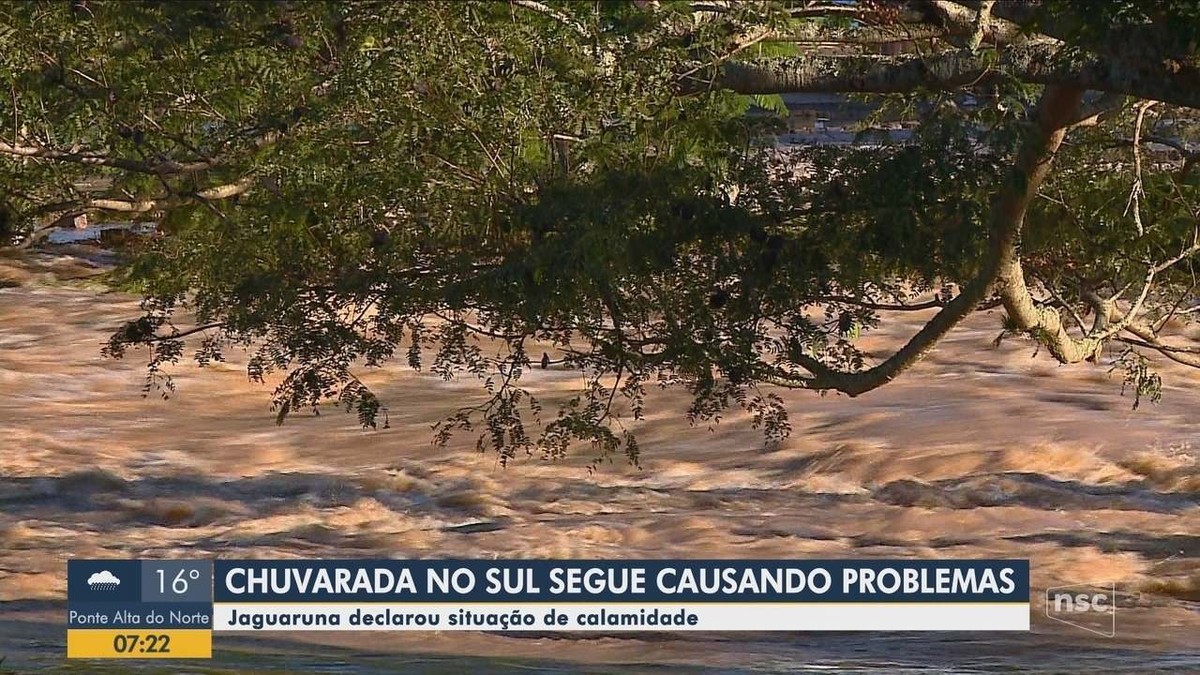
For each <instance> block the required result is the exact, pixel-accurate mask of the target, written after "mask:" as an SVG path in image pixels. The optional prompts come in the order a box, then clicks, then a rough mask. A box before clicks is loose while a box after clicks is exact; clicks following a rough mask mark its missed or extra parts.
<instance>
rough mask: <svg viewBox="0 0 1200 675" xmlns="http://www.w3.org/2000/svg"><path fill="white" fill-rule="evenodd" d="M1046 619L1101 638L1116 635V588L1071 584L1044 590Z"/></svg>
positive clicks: (1111, 585) (1106, 585) (1110, 584)
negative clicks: (1101, 636)
mask: <svg viewBox="0 0 1200 675" xmlns="http://www.w3.org/2000/svg"><path fill="white" fill-rule="evenodd" d="M1046 616H1047V618H1049V619H1051V620H1054V621H1059V622H1061V623H1065V624H1067V625H1070V626H1075V627H1076V628H1082V629H1083V630H1086V631H1088V632H1091V633H1095V634H1097V635H1103V636H1104V637H1115V636H1116V634H1117V585H1116V584H1115V583H1109V584H1099V585H1091V584H1075V585H1072V586H1055V587H1053V588H1047V589H1046Z"/></svg>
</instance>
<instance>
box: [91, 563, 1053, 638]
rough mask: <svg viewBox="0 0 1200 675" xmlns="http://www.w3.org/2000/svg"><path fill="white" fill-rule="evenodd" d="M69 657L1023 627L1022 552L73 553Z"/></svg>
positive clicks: (1025, 586) (1025, 568) (1025, 567)
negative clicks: (217, 636) (404, 639)
mask: <svg viewBox="0 0 1200 675" xmlns="http://www.w3.org/2000/svg"><path fill="white" fill-rule="evenodd" d="M67 577H68V579H67V604H68V608H67V610H68V626H67V656H68V657H73V658H111V657H129V658H208V657H211V655H212V634H213V632H225V631H310V630H322V631H325V630H349V631H361V630H378V631H397V630H424V631H431V630H436V631H451V630H487V631H608V632H613V631H620V632H625V631H696V630H703V631H898V630H903V631H941V630H981V631H993V630H999V631H1024V630H1029V616H1030V614H1029V561H1028V560H72V561H70V562H69V563H68V568H67Z"/></svg>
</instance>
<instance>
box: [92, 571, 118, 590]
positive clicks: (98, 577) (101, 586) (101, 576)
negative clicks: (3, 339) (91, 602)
mask: <svg viewBox="0 0 1200 675" xmlns="http://www.w3.org/2000/svg"><path fill="white" fill-rule="evenodd" d="M87 584H88V588H92V589H95V590H97V591H111V590H114V589H116V587H117V586H120V585H121V580H120V579H118V578H117V577H116V575H115V574H113V573H112V572H109V571H108V570H101V571H99V572H96V573H95V574H93V575H92V576H90V577H88V580H87Z"/></svg>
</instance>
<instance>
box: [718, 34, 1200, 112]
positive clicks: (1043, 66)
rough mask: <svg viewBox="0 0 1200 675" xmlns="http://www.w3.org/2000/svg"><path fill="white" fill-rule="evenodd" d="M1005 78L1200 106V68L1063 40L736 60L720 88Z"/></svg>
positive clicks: (744, 90) (791, 89)
mask: <svg viewBox="0 0 1200 675" xmlns="http://www.w3.org/2000/svg"><path fill="white" fill-rule="evenodd" d="M1000 77H1015V78H1018V79H1020V80H1022V81H1025V82H1029V83H1033V84H1044V85H1057V86H1063V87H1068V88H1072V89H1091V90H1095V91H1102V92H1113V93H1121V94H1128V95H1131V96H1137V97H1139V98H1143V99H1149V100H1156V101H1164V102H1166V103H1173V104H1176V105H1183V106H1189V107H1197V108H1200V64H1197V63H1192V62H1188V63H1179V62H1174V61H1169V62H1156V61H1152V60H1150V61H1137V62H1135V63H1127V62H1124V61H1120V60H1117V59H1115V58H1112V57H1103V56H1099V55H1095V54H1084V55H1065V54H1063V53H1060V47H1059V45H1058V43H1057V42H1055V41H1048V40H1043V41H1031V42H1028V43H1023V44H1018V45H1012V46H1009V47H1007V48H1005V49H1004V50H1002V51H1001V53H1000V54H999V56H998V57H997V56H995V55H993V54H989V53H988V52H981V53H977V54H972V53H969V52H965V51H959V50H955V51H945V52H941V53H938V54H933V55H929V56H921V55H899V56H829V55H821V54H810V55H805V56H795V57H782V58H773V59H761V60H755V61H731V62H729V63H726V64H725V65H724V67H723V68H722V69H721V73H720V75H719V76H718V82H717V84H719V85H720V86H723V87H725V88H728V89H731V90H733V91H736V92H738V93H741V94H787V93H801V92H824V93H902V92H908V91H912V90H914V89H920V88H926V89H938V90H954V89H959V88H962V87H966V86H970V85H975V84H980V83H984V82H989V81H993V80H995V79H997V78H1000Z"/></svg>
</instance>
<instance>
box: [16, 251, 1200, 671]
mask: <svg viewBox="0 0 1200 675" xmlns="http://www.w3.org/2000/svg"><path fill="white" fill-rule="evenodd" d="M93 272H94V270H92V269H91V268H89V266H88V265H86V264H84V263H82V262H80V261H78V260H76V259H67V258H55V257H53V256H42V257H41V258H39V259H37V260H36V261H34V262H30V261H29V259H22V260H17V259H12V258H9V259H5V258H0V282H3V281H5V280H8V282H9V283H8V284H5V283H0V286H6V285H10V284H17V285H15V286H13V287H9V288H3V289H0V448H3V450H2V451H0V603H2V604H0V657H4V658H6V659H7V660H6V661H5V662H4V664H3V666H0V670H2V669H3V667H5V666H10V667H13V668H18V669H21V668H23V666H30V667H39V668H47V667H57V665H58V664H60V663H61V660H62V659H61V657H62V655H63V654H64V649H63V641H64V635H65V633H64V630H65V629H64V623H63V622H64V606H65V605H64V598H65V569H66V566H65V561H66V560H67V559H68V558H71V557H88V558H98V557H129V558H143V557H144V558H149V557H173V558H188V557H191V558H197V557H199V558H204V557H213V556H223V557H244V558H253V557H260V558H284V557H312V558H320V557H445V558H452V557H461V558H475V557H485V558H486V557H500V558H506V557H527V558H542V557H550V558H585V557H586V558H609V557H618V558H619V557H623V558H662V557H678V558H726V557H728V558H770V557H779V558H789V557H800V558H803V557H902V558H907V557H911V558H936V557H949V558H971V557H993V558H999V557H1012V558H1028V559H1030V560H1031V561H1032V573H1033V584H1034V586H1035V592H1034V595H1033V597H1032V598H1031V609H1030V611H1031V615H1032V620H1033V630H1032V631H1031V632H1030V633H1029V634H1001V633H945V634H936V635H934V634H926V635H921V634H910V633H896V634H882V633H881V634H787V633H778V634H774V633H763V634H741V635H735V634H681V635H666V636H663V635H658V636H646V635H613V636H604V637H580V636H569V635H550V636H546V635H539V636H523V637H522V636H517V637H515V636H512V635H499V634H488V633H472V634H462V633H440V634H426V633H389V634H386V635H384V636H380V634H369V635H358V634H353V633H337V634H334V633H325V634H284V633H276V634H271V635H270V636H269V639H267V638H261V637H249V636H218V637H217V640H216V643H217V644H216V647H217V649H218V652H219V653H218V659H217V660H216V661H215V662H214V664H213V666H214V667H216V666H222V667H225V668H228V669H229V670H232V671H238V672H246V671H252V670H270V669H271V668H276V669H280V670H288V671H314V672H318V671H320V672H348V673H349V672H395V671H397V670H418V671H428V672H442V671H444V672H461V671H463V670H472V671H474V670H480V671H489V672H490V671H496V672H499V671H511V672H517V671H521V672H525V671H528V670H531V669H532V670H542V671H551V672H554V671H574V672H601V671H606V670H611V669H615V668H617V667H620V668H622V669H631V672H633V671H637V672H640V671H645V672H650V671H655V672H661V670H662V669H663V668H668V669H670V670H671V671H672V672H675V671H681V672H682V671H690V672H779V671H790V672H808V671H814V672H815V671H821V672H825V671H837V672H860V671H868V670H886V671H890V672H993V671H1000V670H1012V669H1017V670H1022V671H1030V672H1034V671H1045V672H1065V671H1077V670H1082V669H1087V668H1099V669H1103V670H1109V671H1113V672H1128V671H1132V670H1138V669H1143V670H1146V669H1148V670H1159V669H1162V670H1166V669H1173V670H1176V671H1177V672H1183V671H1187V670H1192V669H1196V670H1200V604H1198V602H1197V601H1200V426H1198V425H1197V422H1198V421H1200V420H1198V416H1197V413H1198V412H1200V406H1198V404H1200V387H1198V385H1200V372H1194V371H1189V370H1188V369H1186V368H1183V367H1182V366H1176V365H1175V364H1162V367H1161V372H1162V374H1163V376H1164V380H1165V384H1166V386H1165V387H1164V392H1163V400H1162V401H1161V402H1160V403H1158V404H1153V405H1152V404H1148V403H1144V404H1143V405H1142V406H1141V408H1140V409H1138V410H1133V409H1132V399H1131V398H1130V397H1129V396H1122V394H1121V378H1120V375H1119V373H1109V372H1108V366H1106V365H1083V366H1069V367H1068V366H1058V365H1057V364H1055V363H1053V362H1052V361H1051V360H1050V359H1049V357H1048V356H1047V355H1046V354H1036V353H1035V352H1036V350H1035V349H1034V347H1033V346H1032V345H1031V344H1030V343H1028V342H1022V341H1020V340H1009V341H1006V342H1004V343H1003V344H1002V345H1001V346H1000V347H998V348H997V347H994V346H993V345H992V341H993V339H994V338H995V336H996V334H997V333H999V331H1000V315H999V314H998V313H995V312H993V313H983V314H980V315H978V316H976V317H973V318H972V319H971V320H969V321H968V322H967V323H966V325H964V326H962V327H960V328H959V329H957V330H956V331H954V332H953V333H952V334H951V335H950V336H949V338H948V339H947V340H945V341H944V342H943V343H942V344H940V345H939V346H938V348H937V349H936V350H935V351H934V352H933V353H932V354H931V355H930V356H929V357H928V358H927V359H926V360H925V361H924V362H922V363H921V364H919V365H918V366H917V367H915V368H914V369H913V370H912V371H910V372H909V373H907V374H906V375H904V376H903V377H902V378H901V379H900V380H898V381H896V382H895V383H893V384H891V385H889V386H887V387H885V388H883V389H881V390H878V391H876V392H873V393H871V394H868V395H865V396H863V397H861V398H859V399H854V400H852V399H849V398H846V397H844V396H832V395H831V396H825V397H821V396H818V395H814V394H811V393H803V392H790V393H789V392H783V393H782V394H783V396H784V398H785V400H786V401H787V403H788V407H789V410H790V413H791V423H792V426H793V434H792V436H791V437H790V438H789V439H787V440H786V441H785V442H783V443H781V444H779V445H777V446H774V447H767V446H765V445H764V443H763V441H762V438H761V436H760V435H759V434H758V432H756V431H754V430H752V429H751V428H750V424H749V422H748V420H747V419H746V418H745V417H744V416H739V415H729V416H727V417H726V418H725V419H724V420H722V422H721V423H720V424H719V425H718V426H716V427H714V428H711V429H710V428H708V427H690V426H689V425H688V424H687V422H686V420H685V418H684V412H685V410H686V406H687V402H688V401H687V397H686V394H685V393H684V392H681V391H673V390H667V391H663V392H656V393H654V394H652V397H651V400H650V405H649V407H648V414H647V416H646V420H645V421H644V422H641V423H638V424H636V425H635V426H636V428H637V430H638V432H639V438H640V443H641V446H642V450H643V459H642V468H641V469H640V470H639V469H637V468H634V467H631V466H627V465H625V464H623V463H622V462H621V461H619V460H618V461H617V462H616V463H614V464H612V465H604V466H603V467H602V468H601V470H600V471H598V472H596V473H594V474H592V473H589V472H588V471H587V468H586V467H587V464H588V463H589V461H590V459H591V454H590V453H588V452H587V451H586V450H585V451H583V452H581V453H580V454H579V455H578V456H577V457H572V458H569V459H567V460H564V461H560V462H555V463H548V462H544V461H542V460H541V459H539V458H521V459H520V460H519V461H517V462H515V463H513V464H512V465H510V466H509V467H508V468H502V467H501V466H499V465H498V463H497V461H496V458H495V456H493V455H487V454H482V455H481V454H478V453H476V452H475V451H474V450H473V446H474V439H473V438H470V437H466V436H463V437H459V438H456V439H455V440H454V441H452V442H451V444H450V446H449V447H447V448H444V449H441V448H436V447H434V446H433V445H431V443H430V441H431V438H432V434H431V431H430V425H431V424H432V423H434V422H435V421H437V420H438V419H440V418H442V417H444V416H445V415H447V414H449V413H451V412H453V411H454V410H455V409H456V407H458V406H460V405H463V404H465V403H469V402H472V401H474V400H477V398H478V396H479V389H478V386H477V384H475V383H474V382H467V381H464V382H444V381H442V380H440V379H439V378H437V377H434V376H431V375H427V374H420V373H413V372H411V371H408V370H406V369H404V368H402V367H400V365H399V364H397V365H395V366H389V367H387V368H384V369H382V370H377V371H373V372H370V373H368V374H367V377H365V378H364V379H365V380H366V381H368V382H369V383H370V384H371V385H372V386H373V387H375V388H376V389H377V391H378V392H379V393H380V395H381V397H382V398H383V400H384V402H385V404H386V405H387V406H388V408H389V416H390V422H391V426H390V428H388V429H380V430H378V431H364V430H362V429H361V428H359V427H358V426H357V425H356V423H355V420H354V418H353V416H351V415H345V414H341V413H339V412H336V411H333V410H332V408H331V409H330V410H329V411H327V412H326V413H325V414H323V415H321V416H317V417H313V416H295V417H293V418H291V419H290V420H289V421H288V422H287V423H286V424H285V425H283V426H282V427H279V426H276V425H275V422H274V415H273V413H272V412H271V411H270V409H269V398H270V388H269V387H267V386H263V385H256V384H253V383H251V382H249V381H248V379H247V377H246V374H245V371H244V370H243V368H242V367H241V365H240V364H239V363H238V362H236V361H237V360H236V359H235V362H233V363H230V364H216V365H214V366H210V367H208V368H206V369H199V368H197V367H195V366H192V365H187V366H181V367H179V368H177V369H175V378H176V382H177V384H178V392H177V393H176V394H175V395H174V396H172V397H171V398H170V399H169V400H163V399H161V398H158V397H155V396H153V395H152V396H150V397H146V398H143V397H142V396H141V385H142V381H143V375H144V370H143V362H142V361H139V359H138V356H137V355H136V354H135V355H132V356H131V357H129V358H127V359H126V360H123V361H113V360H108V359H105V358H103V357H102V356H101V355H100V347H101V345H102V342H103V341H104V339H105V338H106V337H107V335H108V334H109V333H111V331H112V330H113V329H114V328H115V327H116V326H117V325H119V323H120V322H121V320H122V319H124V318H129V317H131V316H134V315H136V313H137V303H136V299H134V298H131V297H129V296H125V295H121V294H117V293H111V292H105V291H104V290H103V289H102V288H99V287H98V286H96V285H95V284H90V285H89V284H86V283H80V282H79V281H78V278H81V277H87V276H88V275H90V274H92V273H93ZM926 316H927V315H925V314H909V315H906V316H902V317H899V318H898V319H897V320H896V321H893V322H892V323H890V324H888V327H887V330H886V331H884V332H881V333H879V334H877V335H872V336H870V337H869V338H866V339H865V340H864V344H865V346H866V347H867V348H868V349H870V350H874V351H875V352H877V353H883V352H884V350H886V349H887V348H888V346H889V345H894V344H895V343H896V342H897V341H898V340H900V339H902V338H903V337H905V336H907V335H908V334H910V333H911V332H912V331H914V330H916V328H917V327H918V326H919V325H920V321H921V319H922V318H925V317H926ZM1180 330H1181V331H1184V332H1186V330H1187V329H1184V328H1180ZM1197 335H1200V333H1197ZM528 377H529V384H530V385H531V386H532V388H533V389H534V390H535V391H536V392H537V393H539V394H540V395H541V396H542V397H543V398H546V399H553V398H554V397H555V396H558V395H563V394H565V393H566V392H568V391H570V389H571V388H572V387H574V386H576V385H578V383H579V382H578V376H577V375H574V374H572V373H568V372H563V371H555V370H548V371H541V370H535V371H533V372H532V373H530V374H529V375H528ZM1107 582H1115V583H1116V584H1117V587H1118V591H1119V599H1118V605H1119V608H1118V612H1117V635H1116V637H1114V638H1103V637H1099V636H1095V635H1091V634H1089V633H1087V632H1084V631H1081V630H1079V629H1076V628H1073V627H1070V626H1066V625H1062V624H1057V623H1054V622H1051V621H1048V620H1047V619H1045V617H1044V615H1043V611H1042V607H1043V604H1042V599H1041V595H1040V594H1041V593H1042V590H1043V589H1045V588H1046V587H1048V586H1057V585H1065V584H1086V583H1107ZM264 654H268V655H269V656H264ZM114 672H116V671H114ZM156 672H157V671H156ZM162 672H167V671H165V670H164V671H162ZM197 672H203V671H202V670H197Z"/></svg>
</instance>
